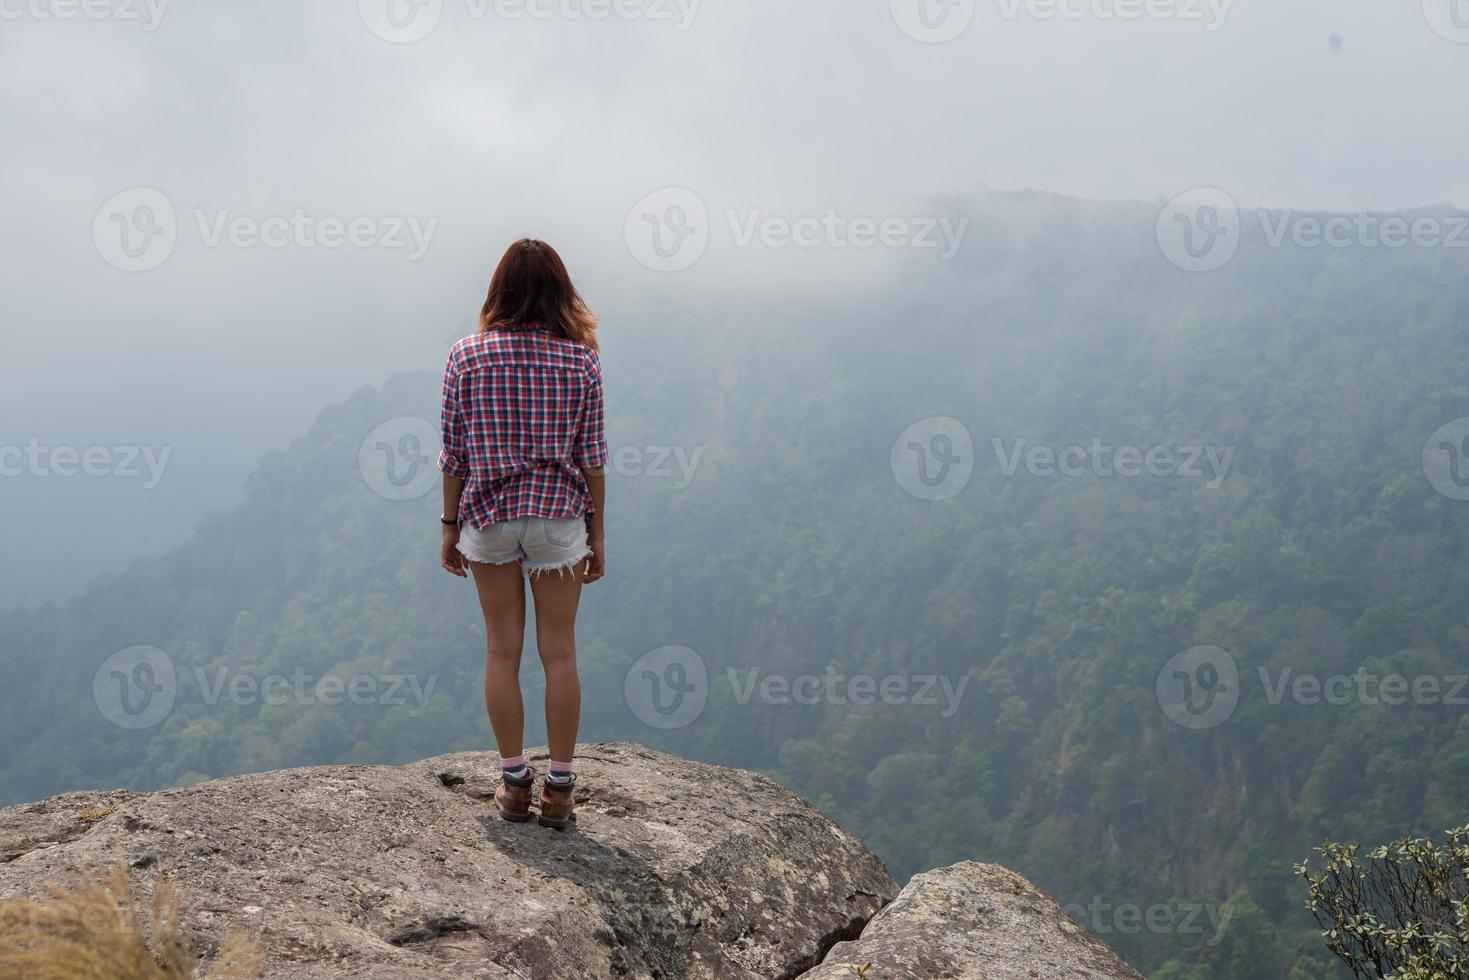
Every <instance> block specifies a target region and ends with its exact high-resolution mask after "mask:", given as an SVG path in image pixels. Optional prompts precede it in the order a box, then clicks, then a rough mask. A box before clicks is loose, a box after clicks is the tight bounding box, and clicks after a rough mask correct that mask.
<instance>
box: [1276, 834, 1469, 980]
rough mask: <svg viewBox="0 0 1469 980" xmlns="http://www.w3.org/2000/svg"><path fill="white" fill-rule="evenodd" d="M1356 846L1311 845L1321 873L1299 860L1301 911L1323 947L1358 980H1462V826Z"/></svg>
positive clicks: (1467, 899) (1466, 856)
mask: <svg viewBox="0 0 1469 980" xmlns="http://www.w3.org/2000/svg"><path fill="white" fill-rule="evenodd" d="M1359 849H1360V845H1357V844H1334V843H1329V842H1328V843H1326V844H1324V845H1322V846H1321V847H1318V848H1316V851H1317V853H1318V854H1320V855H1321V858H1322V862H1323V864H1322V870H1321V871H1320V873H1317V874H1312V873H1311V870H1310V867H1309V864H1308V863H1307V862H1303V863H1301V864H1300V865H1298V866H1297V868H1296V873H1297V874H1299V875H1300V876H1301V877H1303V878H1305V879H1306V882H1307V884H1308V885H1309V887H1310V898H1309V900H1308V901H1307V904H1306V907H1307V908H1308V909H1309V910H1310V912H1311V914H1312V915H1314V916H1315V917H1316V921H1317V922H1319V923H1320V924H1321V926H1322V928H1323V929H1324V930H1325V931H1324V932H1323V933H1322V936H1323V938H1324V939H1325V940H1326V945H1327V946H1328V947H1330V949H1331V951H1332V952H1333V953H1335V954H1336V955H1337V956H1338V957H1339V958H1340V959H1341V960H1342V961H1343V962H1344V963H1346V964H1347V966H1348V967H1350V968H1351V970H1352V973H1353V974H1354V975H1355V976H1357V977H1359V978H1374V980H1375V978H1378V977H1381V978H1383V980H1464V978H1469V826H1464V827H1459V828H1457V829H1455V830H1451V831H1449V833H1448V838H1447V840H1446V841H1445V842H1444V843H1443V844H1442V845H1441V846H1440V845H1435V844H1434V842H1433V840H1432V839H1430V838H1423V839H1406V840H1400V841H1395V842H1394V843H1392V844H1388V845H1385V846H1383V847H1378V848H1375V849H1374V850H1372V851H1370V852H1368V854H1367V860H1366V863H1363V862H1362V861H1361V860H1359V859H1358V856H1357V855H1358V851H1359Z"/></svg>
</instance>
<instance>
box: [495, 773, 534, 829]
mask: <svg viewBox="0 0 1469 980" xmlns="http://www.w3.org/2000/svg"><path fill="white" fill-rule="evenodd" d="M535 782H536V771H535V770H534V769H527V770H526V773H525V775H524V776H522V777H521V778H520V779H511V778H510V777H509V776H501V777H500V785H499V787H497V788H496V789H495V809H496V810H499V811H500V816H502V817H504V818H505V819H506V820H509V821H510V822H511V823H525V822H526V821H527V820H529V819H530V794H531V788H532V787H533V786H534V785H535Z"/></svg>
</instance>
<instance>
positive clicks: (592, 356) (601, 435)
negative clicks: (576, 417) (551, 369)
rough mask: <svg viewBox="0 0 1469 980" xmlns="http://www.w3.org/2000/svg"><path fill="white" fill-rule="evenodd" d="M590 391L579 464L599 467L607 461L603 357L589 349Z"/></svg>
mask: <svg viewBox="0 0 1469 980" xmlns="http://www.w3.org/2000/svg"><path fill="white" fill-rule="evenodd" d="M586 377H587V393H586V397H585V398H584V399H583V401H582V409H581V419H580V421H579V423H578V426H577V435H576V465H577V466H580V467H581V468H582V469H588V470H589V469H595V468H596V467H599V466H606V465H607V429H606V418H605V415H606V408H605V406H604V403H603V398H602V359H601V358H600V357H599V356H598V355H597V352H596V351H593V350H589V351H588V352H587V372H586Z"/></svg>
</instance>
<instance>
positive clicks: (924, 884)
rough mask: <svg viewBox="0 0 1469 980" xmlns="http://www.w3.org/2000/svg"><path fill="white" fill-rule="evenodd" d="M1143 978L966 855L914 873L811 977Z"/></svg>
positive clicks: (1038, 897) (1014, 878)
mask: <svg viewBox="0 0 1469 980" xmlns="http://www.w3.org/2000/svg"><path fill="white" fill-rule="evenodd" d="M867 963H871V964H872V969H871V970H869V971H868V972H867V976H868V977H869V978H870V980H899V978H903V980H910V978H911V980H1143V978H1142V975H1141V974H1139V973H1138V972H1137V971H1136V970H1134V969H1132V967H1130V966H1128V965H1127V964H1126V963H1124V962H1122V960H1121V959H1119V958H1118V957H1117V954H1116V953H1114V952H1112V950H1110V949H1108V948H1107V947H1106V946H1105V945H1104V944H1103V943H1102V942H1101V941H1100V940H1098V939H1096V938H1094V937H1092V936H1091V935H1089V934H1088V933H1086V932H1084V931H1083V930H1082V929H1081V928H1080V927H1078V926H1077V925H1076V924H1075V923H1073V922H1072V921H1071V920H1070V919H1069V918H1067V916H1066V913H1065V912H1063V911H1062V910H1061V907H1060V906H1058V905H1057V904H1056V903H1055V902H1053V901H1052V900H1051V899H1050V898H1048V897H1047V896H1046V895H1045V894H1044V893H1043V892H1041V891H1040V890H1039V889H1038V888H1036V887H1035V886H1034V885H1032V884H1031V883H1030V882H1029V881H1026V880H1025V879H1024V878H1022V877H1020V875H1018V874H1016V873H1015V872H1013V871H1010V870H1008V869H1006V868H1002V867H999V866H998V865H993V864H978V863H975V862H973V861H965V862H962V863H960V864H955V865H950V866H949V867H947V868H939V869H938V870H936V871H928V872H925V873H924V874H920V875H915V876H914V877H913V880H912V881H910V882H909V883H908V886H907V887H906V888H904V889H903V891H902V893H901V894H900V895H898V898H897V900H896V901H894V902H893V904H891V905H889V906H888V907H887V908H885V909H883V910H882V911H881V912H879V913H878V914H877V915H876V916H875V917H874V918H873V919H872V921H871V922H869V923H867V926H866V928H864V929H863V930H862V935H861V936H860V937H859V938H858V939H856V940H855V941H853V942H843V943H839V944H837V945H836V946H835V947H833V948H832V950H831V952H829V953H828V954H827V955H826V958H825V960H823V961H822V963H821V965H819V966H817V967H816V968H815V969H812V970H810V971H809V972H807V973H805V974H802V977H803V978H810V980H836V978H838V977H842V978H846V980H851V977H852V976H853V973H852V969H851V967H854V966H856V967H860V966H863V965H864V964H867Z"/></svg>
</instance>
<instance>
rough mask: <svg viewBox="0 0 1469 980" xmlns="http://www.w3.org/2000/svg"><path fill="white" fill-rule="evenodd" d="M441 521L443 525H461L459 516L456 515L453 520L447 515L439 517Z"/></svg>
mask: <svg viewBox="0 0 1469 980" xmlns="http://www.w3.org/2000/svg"><path fill="white" fill-rule="evenodd" d="M439 523H440V524H442V525H444V526H445V527H458V526H459V518H457V517H455V518H453V519H452V520H451V519H450V518H447V517H440V518H439Z"/></svg>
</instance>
